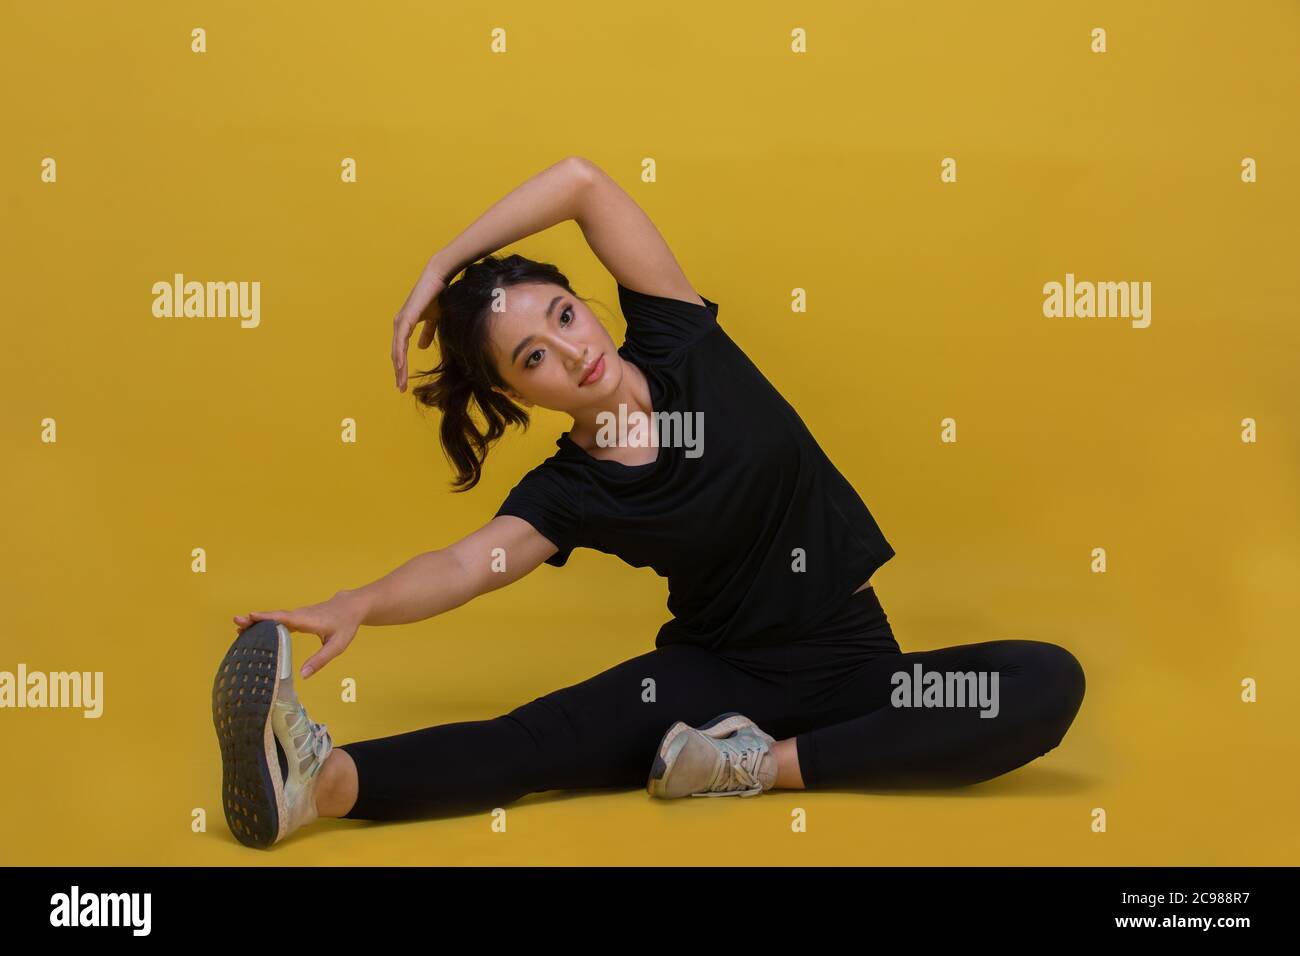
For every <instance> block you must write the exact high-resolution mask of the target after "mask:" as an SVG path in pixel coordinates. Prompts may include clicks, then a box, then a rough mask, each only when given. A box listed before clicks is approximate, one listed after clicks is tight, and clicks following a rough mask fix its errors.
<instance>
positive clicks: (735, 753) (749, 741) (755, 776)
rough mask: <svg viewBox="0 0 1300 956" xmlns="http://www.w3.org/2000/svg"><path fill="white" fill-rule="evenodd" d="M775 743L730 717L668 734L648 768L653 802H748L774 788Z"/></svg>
mask: <svg viewBox="0 0 1300 956" xmlns="http://www.w3.org/2000/svg"><path fill="white" fill-rule="evenodd" d="M775 744H776V739H775V738H773V737H772V736H770V735H769V734H765V733H764V732H763V731H762V730H760V729H759V728H758V725H757V724H755V723H754V722H753V721H752V720H750V719H749V718H748V717H746V716H744V715H743V714H739V713H736V712H735V711H729V712H727V713H725V714H720V715H718V716H717V717H714V718H713V719H712V720H710V721H709V722H708V723H706V724H704V725H702V726H700V727H691V726H689V725H688V724H684V723H682V722H681V721H680V720H679V721H678V722H677V723H675V724H673V725H672V726H671V727H669V728H668V732H667V733H666V734H664V738H663V741H662V742H661V743H660V744H659V753H658V754H657V755H656V756H655V761H654V765H653V766H652V767H651V768H650V778H649V780H647V781H646V789H647V790H648V791H649V793H650V795H651V796H652V797H664V798H667V799H672V798H675V797H685V796H688V795H689V796H693V797H736V796H738V797H753V796H757V795H758V794H760V793H763V792H764V791H766V790H771V789H772V787H773V786H774V785H775V784H776V771H777V760H776V755H775V754H774V753H772V747H773V746H775Z"/></svg>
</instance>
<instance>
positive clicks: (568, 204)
mask: <svg viewBox="0 0 1300 956" xmlns="http://www.w3.org/2000/svg"><path fill="white" fill-rule="evenodd" d="M589 182H590V176H589V174H588V169H587V165H586V160H583V159H580V158H578V157H577V156H568V157H565V158H564V159H562V160H560V161H559V162H558V163H554V164H553V165H551V166H548V167H547V168H546V169H543V170H542V171H541V172H540V173H538V174H537V175H535V176H533V177H531V178H529V179H527V180H525V181H524V182H523V183H522V184H521V185H519V186H517V187H515V188H514V189H513V190H511V191H510V192H509V193H507V194H506V195H505V196H503V197H502V198H501V199H499V200H497V201H496V202H495V203H493V204H492V205H491V206H490V207H488V210H487V211H486V212H484V213H483V214H482V215H481V216H479V217H478V218H477V219H475V220H474V221H473V222H472V223H470V225H469V226H468V228H466V229H465V231H464V232H462V233H461V234H460V235H458V236H457V237H456V238H455V239H453V240H452V241H451V242H450V243H449V244H448V245H447V246H446V247H445V248H443V249H440V250H439V251H438V252H436V253H434V254H433V256H432V257H431V258H430V259H429V261H428V262H427V263H425V266H424V270H423V271H422V272H421V273H420V278H419V279H417V280H416V282H415V287H414V288H412V289H411V291H410V293H409V294H408V295H407V297H406V301H405V302H404V303H402V307H401V308H400V309H399V310H398V312H397V316H396V317H395V318H394V319H393V342H392V359H393V372H394V375H395V383H396V385H397V388H398V390H399V391H402V392H404V391H406V376H407V353H408V351H409V343H410V339H411V333H412V332H414V331H415V327H416V325H418V324H420V323H421V322H424V323H425V326H424V331H423V332H421V333H420V343H419V344H420V348H422V349H426V348H428V347H429V345H430V343H432V342H433V328H434V322H433V321H432V313H433V312H434V311H436V310H433V309H431V308H430V307H431V304H432V303H433V300H434V299H435V298H436V297H437V295H438V293H439V292H441V291H442V290H443V289H445V288H446V287H447V285H448V284H449V283H450V282H451V280H452V279H453V278H454V277H455V276H456V274H457V273H458V272H460V271H461V270H462V269H464V268H465V267H466V266H467V265H469V264H470V263H471V262H474V261H475V260H477V259H478V258H479V257H481V256H484V255H487V254H488V253H490V252H496V251H497V250H498V249H501V248H502V247H503V246H508V245H510V243H512V242H517V241H518V240H520V239H524V238H526V237H528V236H531V235H532V234H533V233H536V232H541V231H542V230H543V229H547V228H550V227H551V226H554V225H556V224H557V223H561V222H565V221H566V220H569V219H573V218H575V216H576V215H577V210H578V202H579V195H580V194H581V193H582V192H583V190H585V189H586V188H587V185H588V183H589Z"/></svg>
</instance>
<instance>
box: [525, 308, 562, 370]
mask: <svg viewBox="0 0 1300 956" xmlns="http://www.w3.org/2000/svg"><path fill="white" fill-rule="evenodd" d="M566 315H567V316H570V318H569V321H568V322H566V321H565V320H564V317H565V316H566ZM572 316H573V306H569V305H566V306H565V307H564V311H563V312H561V313H560V327H561V328H563V327H564V326H566V325H568V324H569V323H571V322H572V321H573V318H572ZM541 351H542V350H541V349H538V350H537V351H536V352H533V353H532V355H529V356H528V361H526V362H525V363H524V368H532V367H533V366H535V365H536V364H537V363H536V362H534V361H533V356H534V355H540V354H541Z"/></svg>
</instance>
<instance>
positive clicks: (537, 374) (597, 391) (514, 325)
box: [488, 282, 623, 414]
mask: <svg viewBox="0 0 1300 956" xmlns="http://www.w3.org/2000/svg"><path fill="white" fill-rule="evenodd" d="M500 301H501V303H502V306H501V307H502V308H504V311H502V312H491V311H489V313H488V321H489V323H490V327H489V338H490V347H491V350H492V357H493V359H494V360H495V361H496V365H497V372H498V373H499V374H500V375H501V378H502V379H503V380H504V381H505V382H506V383H507V384H508V385H509V386H510V388H509V389H501V388H496V387H495V386H494V388H496V391H498V392H501V393H502V394H504V395H509V396H510V397H511V398H513V399H514V400H515V401H518V402H521V403H522V404H526V405H541V406H542V407H544V408H551V409H554V410H556V411H560V412H568V413H570V414H574V413H575V412H579V411H581V410H583V409H587V408H590V407H591V406H592V405H593V404H596V403H599V402H600V399H601V398H602V397H603V396H606V395H609V394H610V393H612V392H614V391H615V390H617V388H618V385H619V381H620V380H621V378H622V374H623V367H622V359H620V358H619V356H618V354H617V353H616V350H615V347H614V340H613V339H612V338H610V336H609V333H608V332H607V331H606V330H605V327H604V326H603V325H601V324H600V321H599V320H598V319H597V318H596V316H595V315H593V314H592V312H591V310H590V309H588V308H587V306H586V303H584V302H583V301H582V300H581V299H579V298H578V297H577V296H574V295H571V294H570V293H568V292H567V291H565V289H563V288H562V287H560V286H558V285H554V284H552V283H549V282H548V283H528V284H526V285H512V286H509V287H508V288H505V289H503V290H501V300H500ZM592 372H594V374H595V375H596V378H595V380H594V381H587V382H586V383H585V384H584V383H583V377H584V374H586V373H592Z"/></svg>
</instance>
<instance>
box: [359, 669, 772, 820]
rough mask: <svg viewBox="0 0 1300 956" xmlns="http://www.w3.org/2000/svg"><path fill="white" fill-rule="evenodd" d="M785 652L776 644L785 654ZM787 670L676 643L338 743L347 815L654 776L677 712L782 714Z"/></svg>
mask: <svg viewBox="0 0 1300 956" xmlns="http://www.w3.org/2000/svg"><path fill="white" fill-rule="evenodd" d="M780 653H781V652H779V651H775V652H773V654H774V658H773V659H774V660H776V659H778V658H777V656H776V655H779V654H780ZM780 675H781V671H780V668H779V667H778V666H776V665H774V667H773V669H772V670H771V671H770V672H769V671H764V670H763V669H762V668H756V667H750V668H744V669H742V668H739V667H736V666H734V665H733V664H731V663H728V662H727V661H726V660H725V659H723V658H722V657H720V656H717V655H714V654H712V653H710V652H709V651H706V650H703V649H701V648H698V647H693V646H688V645H669V646H667V647H662V648H658V649H656V650H654V651H651V652H650V653H648V654H643V655H641V656H639V657H634V658H632V659H631V660H628V661H624V662H623V663H621V664H618V665H616V666H615V667H612V668H610V669H609V670H607V671H604V672H603V673H601V674H598V675H596V676H595V677H592V678H590V679H588V680H585V681H583V682H581V683H579V684H574V685H572V686H570V687H565V688H562V689H560V690H557V691H554V692H552V693H550V694H547V695H545V696H543V697H538V698H536V699H535V700H532V701H530V702H528V703H526V704H523V705H521V706H519V707H516V708H515V709H514V710H512V711H510V712H509V713H507V714H502V715H501V716H499V717H495V718H492V719H490V720H470V721H460V722H458V723H451V724H441V725H439V726H436V727H426V728H424V729H422V730H414V731H411V732H409V733H404V734H397V735H395V736H392V737H383V738H377V739H374V740H365V741H360V742H357V743H349V744H343V745H340V749H342V750H344V751H346V752H347V753H348V754H349V755H350V756H351V757H352V759H353V761H354V762H355V764H356V768H357V801H356V803H355V804H354V805H353V807H352V809H351V810H349V811H348V812H347V813H346V814H344V818H346V819H362V820H400V819H420V818H426V817H433V816H441V815H444V814H459V813H472V812H478V811H482V810H490V809H492V808H494V807H498V806H504V805H506V804H507V803H511V802H513V801H514V800H517V799H519V798H520V797H522V796H525V795H527V794H529V793H533V792H535V791H539V790H559V789H577V788H597V787H639V786H644V785H645V782H646V778H647V776H648V775H649V772H650V766H651V763H652V762H653V759H654V754H655V752H656V749H657V747H658V745H659V742H660V740H661V739H662V737H663V735H664V733H665V732H666V731H667V730H668V728H669V727H670V726H671V725H672V724H673V722H674V721H677V720H683V721H686V722H687V723H689V724H699V723H704V722H705V721H707V720H709V719H710V718H712V717H715V716H717V715H718V714H719V713H722V712H724V711H727V710H739V711H742V712H743V713H745V714H746V715H747V716H749V717H751V718H752V719H754V720H755V721H756V722H758V723H759V726H762V720H763V718H764V717H765V716H766V715H772V716H776V715H778V714H783V713H784V710H785V701H786V699H787V691H786V686H785V683H784V682H783V680H782V679H781V676H780Z"/></svg>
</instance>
